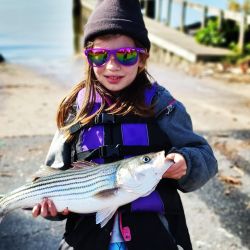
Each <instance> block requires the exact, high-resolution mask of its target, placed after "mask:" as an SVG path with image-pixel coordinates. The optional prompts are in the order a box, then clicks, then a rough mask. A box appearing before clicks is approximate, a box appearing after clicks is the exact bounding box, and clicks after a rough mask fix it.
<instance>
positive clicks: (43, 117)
mask: <svg viewBox="0 0 250 250" xmlns="http://www.w3.org/2000/svg"><path fill="white" fill-rule="evenodd" d="M151 70H152V72H153V75H154V76H155V75H157V74H159V78H157V77H156V79H159V81H160V82H168V83H169V85H168V88H170V90H171V91H173V92H174V93H176V95H177V96H178V98H180V99H181V100H183V101H184V102H185V104H186V105H187V108H188V110H189V111H190V113H191V115H192V117H193V122H194V127H195V128H197V130H199V131H200V132H204V135H205V136H207V138H208V139H209V140H210V142H211V145H212V146H213V147H214V149H215V153H216V156H217V158H218V161H219V168H220V173H219V174H220V175H223V176H231V177H234V178H236V179H238V180H239V181H240V182H241V184H240V185H236V184H232V183H231V184H227V183H226V182H223V181H221V180H220V179H219V177H220V175H218V176H216V177H215V178H214V179H213V180H211V181H210V182H209V183H208V184H207V185H205V186H204V188H202V189H200V190H198V191H196V192H192V193H190V194H184V195H183V194H182V198H183V202H184V208H185V212H186V215H187V221H188V225H189V229H190V234H191V238H192V241H193V246H194V250H200V249H201V250H210V249H213V250H239V249H241V250H247V249H249V248H248V247H249V246H250V241H249V233H250V226H249V225H250V221H249V220H250V216H249V211H250V201H249V200H250V198H249V194H250V190H249V161H250V157H249V149H250V133H249V128H250V116H249V103H250V102H249V101H250V95H249V93H250V92H249V90H250V88H249V85H247V84H245V85H243V84H242V85H240V86H237V85H236V84H231V87H230V86H229V85H226V84H225V83H223V82H216V81H213V80H211V79H197V78H192V77H191V76H187V75H185V73H183V72H177V71H176V70H175V69H169V68H164V67H162V68H160V67H156V66H153V67H151ZM166 72H167V73H166ZM78 73H79V75H80V72H78ZM177 75H178V77H177ZM166 78H167V80H166V81H165V79H166ZM180 79H185V81H183V82H182V81H181V80H180ZM171 84H172V85H171ZM178 84H179V85H178ZM69 89H70V86H65V85H63V84H61V83H60V82H59V80H58V79H56V78H52V77H47V76H44V75H42V74H40V73H38V72H36V71H34V70H32V69H30V68H27V67H24V66H20V65H14V64H1V65H0V100H1V103H0V117H1V118H0V119H1V122H0V194H1V193H5V192H7V191H10V190H11V189H13V188H15V187H18V186H20V185H21V184H23V183H24V182H25V181H26V180H27V179H29V177H30V176H31V175H32V174H33V173H34V172H35V171H36V170H37V169H38V167H39V166H40V165H41V164H42V163H43V161H44V159H45V156H46V154H47V151H48V148H49V145H50V142H51V139H52V136H53V133H54V131H55V129H56V123H55V115H56V110H57V106H58V104H59V102H60V100H61V98H62V97H63V96H64V95H65V94H66V93H67V92H68V91H69ZM177 89H178V90H177ZM216 93H217V94H216ZM201 94H202V95H201ZM217 107H219V108H217ZM247 157H249V158H247ZM236 163H238V165H237V164H236ZM236 170H237V171H236ZM194 218H195V219H194ZM63 224H64V222H50V221H47V220H44V219H42V218H38V219H36V220H34V219H32V217H31V214H30V212H29V211H16V212H14V213H11V214H9V215H8V216H7V217H6V218H4V220H3V222H2V224H1V225H0V238H1V241H0V249H9V250H14V249H21V250H23V249H25V250H31V249H34V248H36V249H57V245H58V243H59V241H60V238H61V236H62V233H63ZM211 239H213V241H211Z"/></svg>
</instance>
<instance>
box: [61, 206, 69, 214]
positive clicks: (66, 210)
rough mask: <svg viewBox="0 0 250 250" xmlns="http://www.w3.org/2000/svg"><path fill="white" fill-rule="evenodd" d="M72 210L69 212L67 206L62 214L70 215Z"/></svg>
mask: <svg viewBox="0 0 250 250" xmlns="http://www.w3.org/2000/svg"><path fill="white" fill-rule="evenodd" d="M69 213H70V212H69V209H68V208H67V207H66V208H65V209H64V210H63V211H62V215H68V214H69Z"/></svg>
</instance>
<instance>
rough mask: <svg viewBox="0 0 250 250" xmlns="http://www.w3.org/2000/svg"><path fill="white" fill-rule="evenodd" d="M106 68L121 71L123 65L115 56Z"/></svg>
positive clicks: (110, 59)
mask: <svg viewBox="0 0 250 250" xmlns="http://www.w3.org/2000/svg"><path fill="white" fill-rule="evenodd" d="M106 68H107V69H109V70H119V69H120V68H121V65H120V64H119V63H118V62H117V61H116V60H115V57H114V55H111V56H110V58H109V60H108V61H107V63H106Z"/></svg>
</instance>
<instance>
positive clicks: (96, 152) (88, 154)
mask: <svg viewBox="0 0 250 250" xmlns="http://www.w3.org/2000/svg"><path fill="white" fill-rule="evenodd" d="M160 150H163V148H162V147H159V146H125V145H121V144H117V145H104V146H101V147H99V148H96V149H93V150H88V151H84V152H79V153H77V160H88V159H94V158H109V157H124V156H128V155H134V154H135V152H140V154H147V153H149V152H157V151H160Z"/></svg>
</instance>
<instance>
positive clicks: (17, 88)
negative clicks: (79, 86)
mask: <svg viewBox="0 0 250 250" xmlns="http://www.w3.org/2000/svg"><path fill="white" fill-rule="evenodd" d="M66 90H67V91H68V89H66V87H63V86H62V85H60V84H59V83H57V82H56V81H55V80H51V79H48V78H46V77H44V76H41V75H39V74H38V73H35V72H34V71H32V70H31V69H28V68H25V67H23V66H19V65H11V64H2V65H0V99H1V108H0V117H1V123H0V137H9V136H20V135H47V134H52V133H53V131H55V128H56V127H55V114H56V110H57V107H58V104H59V101H60V100H61V98H63V96H64V95H65V94H66Z"/></svg>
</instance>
